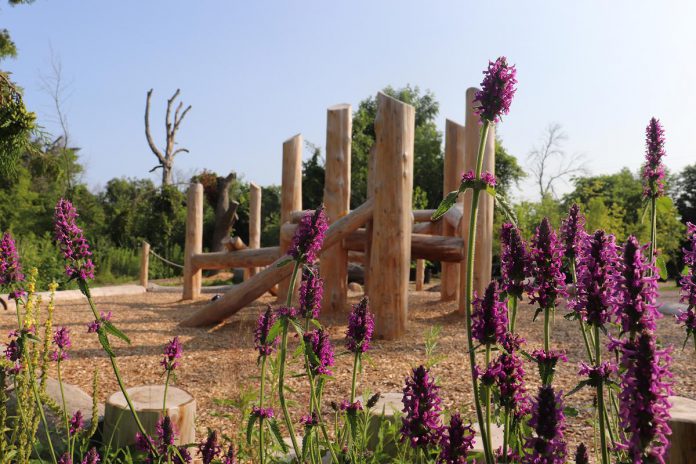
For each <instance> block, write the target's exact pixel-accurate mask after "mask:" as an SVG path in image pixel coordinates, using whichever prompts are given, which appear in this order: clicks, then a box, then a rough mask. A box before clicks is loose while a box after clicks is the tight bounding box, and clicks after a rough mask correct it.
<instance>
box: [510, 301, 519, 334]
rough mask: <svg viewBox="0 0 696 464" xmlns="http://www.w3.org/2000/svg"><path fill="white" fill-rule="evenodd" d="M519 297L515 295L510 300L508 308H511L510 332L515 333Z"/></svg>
mask: <svg viewBox="0 0 696 464" xmlns="http://www.w3.org/2000/svg"><path fill="white" fill-rule="evenodd" d="M517 303H518V301H517V297H516V296H513V297H512V298H510V299H509V300H508V309H509V310H510V333H511V334H512V333H515V324H516V323H517Z"/></svg>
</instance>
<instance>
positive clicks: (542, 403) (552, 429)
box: [525, 385, 567, 464]
mask: <svg viewBox="0 0 696 464" xmlns="http://www.w3.org/2000/svg"><path fill="white" fill-rule="evenodd" d="M529 426H530V427H532V428H533V429H534V431H535V432H536V437H531V438H528V439H527V447H528V448H530V449H531V453H530V454H529V455H528V456H526V460H525V462H526V463H529V464H541V463H548V464H564V463H565V458H566V454H567V450H566V443H565V441H564V439H563V432H564V431H565V417H564V415H563V400H562V398H561V394H560V393H558V394H556V393H555V392H554V390H553V387H552V386H550V385H546V386H543V387H539V393H538V395H537V397H536V399H535V400H534V401H533V402H532V418H531V419H530V420H529Z"/></svg>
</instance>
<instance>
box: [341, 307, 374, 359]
mask: <svg viewBox="0 0 696 464" xmlns="http://www.w3.org/2000/svg"><path fill="white" fill-rule="evenodd" d="M374 330H375V318H374V316H373V315H372V313H371V312H370V308H369V305H368V299H367V297H366V296H365V297H363V299H362V300H360V303H358V304H356V305H353V310H352V311H351V313H350V316H348V330H346V347H347V348H348V351H352V352H353V353H358V352H359V353H364V352H366V351H367V350H369V349H370V341H371V340H372V333H373V332H374Z"/></svg>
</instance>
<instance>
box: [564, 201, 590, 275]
mask: <svg viewBox="0 0 696 464" xmlns="http://www.w3.org/2000/svg"><path fill="white" fill-rule="evenodd" d="M586 235H587V233H586V232H585V216H583V215H582V213H581V212H580V208H579V207H578V205H577V204H575V203H573V206H571V207H570V210H569V211H568V217H566V218H565V219H564V220H563V223H562V224H561V240H563V245H565V256H566V258H568V259H569V260H570V261H571V262H572V261H574V260H575V258H576V257H577V256H578V255H579V254H580V249H581V247H582V244H583V242H584V240H585V236H586Z"/></svg>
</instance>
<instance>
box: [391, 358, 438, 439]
mask: <svg viewBox="0 0 696 464" xmlns="http://www.w3.org/2000/svg"><path fill="white" fill-rule="evenodd" d="M439 391H440V387H438V386H437V385H436V384H435V379H434V378H433V377H431V376H430V371H429V370H428V369H426V368H425V367H423V366H419V367H417V368H415V369H413V374H412V375H411V376H410V377H407V378H406V386H405V387H404V397H403V399H402V400H401V401H402V403H403V404H404V409H403V412H404V417H403V418H402V419H401V420H402V425H401V434H402V440H403V439H408V440H409V441H410V443H411V447H413V448H427V447H429V446H432V445H435V444H437V443H438V442H439V441H440V435H441V433H442V422H441V420H442V419H441V417H440V411H442V407H441V406H440V404H441V403H442V399H440V396H439V394H438V393H439Z"/></svg>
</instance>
